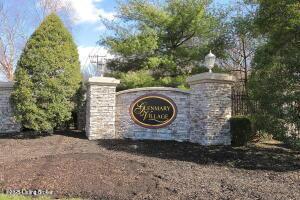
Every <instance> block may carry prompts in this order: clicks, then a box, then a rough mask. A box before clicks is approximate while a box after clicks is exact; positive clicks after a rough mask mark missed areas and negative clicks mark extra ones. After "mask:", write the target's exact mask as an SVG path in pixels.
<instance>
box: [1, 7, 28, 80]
mask: <svg viewBox="0 0 300 200" xmlns="http://www.w3.org/2000/svg"><path fill="white" fill-rule="evenodd" d="M23 19H24V18H23V17H22V16H21V15H20V14H18V13H15V14H14V16H13V17H9V15H8V13H7V10H6V8H5V7H4V5H3V4H1V5H0V24H1V26H0V72H1V73H3V74H4V76H5V78H6V79H7V80H13V78H14V66H15V65H16V62H17V59H18V57H19V56H18V55H19V54H20V52H21V50H22V48H23V46H24V44H25V40H26V36H25V34H24V33H25V32H24V21H23Z"/></svg>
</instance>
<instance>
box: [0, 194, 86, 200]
mask: <svg viewBox="0 0 300 200" xmlns="http://www.w3.org/2000/svg"><path fill="white" fill-rule="evenodd" d="M31 199H33V197H30V196H21V195H5V194H0V200H31ZM34 199H35V200H51V199H52V198H50V197H47V196H38V197H34ZM65 200H80V199H75V198H72V199H65Z"/></svg>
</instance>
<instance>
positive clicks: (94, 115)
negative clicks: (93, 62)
mask: <svg viewBox="0 0 300 200" xmlns="http://www.w3.org/2000/svg"><path fill="white" fill-rule="evenodd" d="M119 83H120V81H119V80H116V79H114V78H107V77H92V78H90V79H89V80H88V82H87V94H86V98H87V102H86V126H85V131H86V135H87V137H88V139H90V140H94V139H112V138H115V113H116V86H117V84H119Z"/></svg>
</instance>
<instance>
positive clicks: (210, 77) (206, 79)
mask: <svg viewBox="0 0 300 200" xmlns="http://www.w3.org/2000/svg"><path fill="white" fill-rule="evenodd" d="M187 82H188V84H189V85H195V84H199V83H227V84H232V83H234V82H235V78H234V76H232V75H230V74H224V73H209V72H205V73H201V74H196V75H193V76H190V77H188V78H187Z"/></svg>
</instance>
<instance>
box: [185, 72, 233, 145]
mask: <svg viewBox="0 0 300 200" xmlns="http://www.w3.org/2000/svg"><path fill="white" fill-rule="evenodd" d="M187 82H188V83H189V85H190V87H191V98H190V117H191V119H190V123H191V131H190V141H191V142H194V143H199V144H201V145H218V144H221V145H230V144H231V134H230V124H229V119H230V117H231V86H232V83H233V82H234V78H233V76H231V75H229V74H219V73H202V74H197V75H194V76H191V77H189V78H188V79H187Z"/></svg>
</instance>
